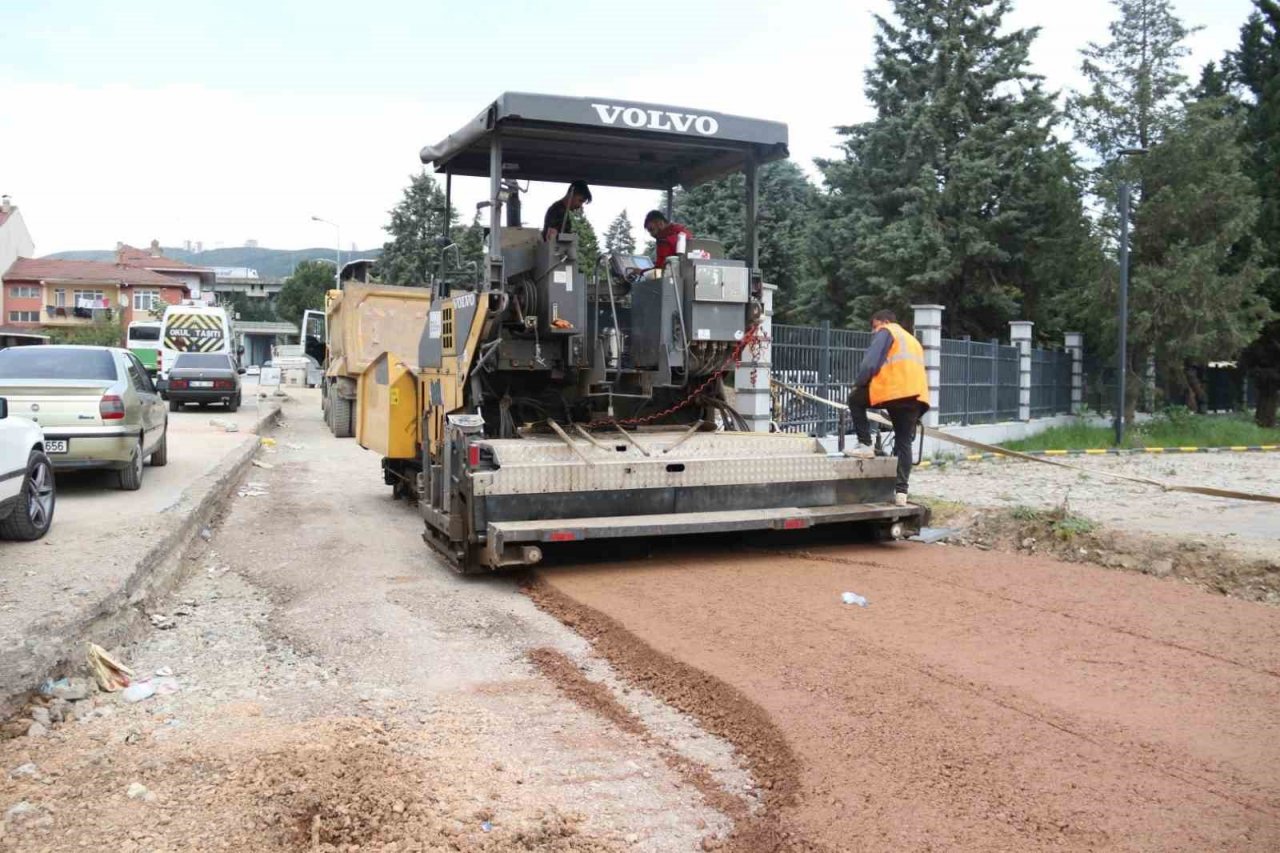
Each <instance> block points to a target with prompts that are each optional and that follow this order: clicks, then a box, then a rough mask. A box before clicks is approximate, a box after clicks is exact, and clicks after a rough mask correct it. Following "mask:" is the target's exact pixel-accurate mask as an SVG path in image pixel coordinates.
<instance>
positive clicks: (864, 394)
mask: <svg viewBox="0 0 1280 853" xmlns="http://www.w3.org/2000/svg"><path fill="white" fill-rule="evenodd" d="M870 408H875V409H884V410H885V411H886V412H888V413H889V420H890V421H892V422H893V453H894V455H895V456H897V457H898V481H897V483H896V485H895V487H894V491H896V492H898V493H900V494H904V495H905V494H906V493H907V480H908V479H909V478H910V477H911V452H912V447H913V445H914V444H915V440H916V423H917V422H919V420H920V411H921V406H920V401H919V400H917V399H916V398H915V397H906V398H904V399H901V400H886V401H885V402H883V403H880V404H879V405H876V406H872V405H871V396H870V393H869V391H868V389H867V387H866V386H864V385H859V386H857V387H855V388H854V389H853V393H851V394H850V395H849V416H850V417H851V418H852V419H853V431H854V433H855V434H856V435H857V437H858V441H859V442H860V443H862V444H870V443H871V422H870V421H869V420H867V409H870Z"/></svg>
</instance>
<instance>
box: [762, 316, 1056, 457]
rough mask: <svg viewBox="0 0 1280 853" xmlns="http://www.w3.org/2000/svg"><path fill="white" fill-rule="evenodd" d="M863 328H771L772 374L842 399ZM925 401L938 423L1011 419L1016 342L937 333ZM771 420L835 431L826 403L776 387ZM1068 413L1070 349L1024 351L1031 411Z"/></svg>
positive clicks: (813, 431)
mask: <svg viewBox="0 0 1280 853" xmlns="http://www.w3.org/2000/svg"><path fill="white" fill-rule="evenodd" d="M870 343H871V333H870V332H855V331H850V330H847V329H833V328H831V324H830V323H823V324H822V325H821V326H787V325H774V327H773V346H772V352H773V367H772V370H773V375H774V376H775V377H777V378H778V379H779V380H780V381H782V382H784V383H786V384H787V385H791V386H793V387H796V388H800V389H802V390H804V391H807V392H809V393H811V394H815V395H817V396H819V397H823V398H826V399H828V400H836V401H839V402H843V401H844V400H845V399H846V398H847V397H848V396H849V392H850V391H851V390H852V389H853V380H854V379H855V378H856V376H857V373H858V365H859V364H860V363H861V361H862V356H863V353H864V352H866V349H867V346H869V345H870ZM938 396H939V399H937V400H935V401H933V402H934V406H935V408H936V409H937V410H938V420H939V422H940V423H948V424H982V423H993V422H996V421H1011V420H1016V419H1017V417H1018V348H1017V347H1015V346H1011V345H1008V344H1001V343H1000V342H999V341H997V340H992V341H987V342H984V341H972V340H968V339H964V340H950V339H946V338H944V339H943V341H942V352H941V387H940V389H939V393H938ZM773 409H774V420H775V421H776V422H777V424H778V428H779V429H781V430H782V431H784V432H804V433H808V434H810V435H829V434H831V433H833V432H835V430H836V414H835V412H834V411H833V410H832V409H831V408H830V407H828V406H823V405H822V404H821V403H815V402H813V401H812V400H807V399H805V398H804V397H801V396H799V395H797V394H793V393H791V392H788V391H785V390H778V391H777V392H776V393H775V395H774V406H773ZM1070 411H1071V354H1070V353H1068V352H1065V351H1062V352H1060V351H1057V350H1037V349H1033V350H1032V351H1031V416H1032V417H1043V416H1046V415H1052V414H1059V413H1065V412H1070Z"/></svg>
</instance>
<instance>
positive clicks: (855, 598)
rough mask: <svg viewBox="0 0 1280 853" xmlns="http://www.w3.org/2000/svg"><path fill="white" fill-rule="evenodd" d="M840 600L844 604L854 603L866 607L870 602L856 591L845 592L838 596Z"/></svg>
mask: <svg viewBox="0 0 1280 853" xmlns="http://www.w3.org/2000/svg"><path fill="white" fill-rule="evenodd" d="M840 600H841V601H843V602H844V603H845V604H856V605H858V606H859V607H866V606H867V605H868V604H870V603H871V602H869V601H867V600H866V599H865V598H863V597H862V596H861V595H858V594H857V593H856V592H846V593H845V594H844V595H842V596H840Z"/></svg>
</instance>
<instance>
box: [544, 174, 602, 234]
mask: <svg viewBox="0 0 1280 853" xmlns="http://www.w3.org/2000/svg"><path fill="white" fill-rule="evenodd" d="M590 203H591V188H590V187H589V186H587V182H586V181H574V182H573V183H571V184H569V189H568V190H567V191H566V192H565V194H564V198H562V199H560V200H559V201H557V202H556V203H555V204H553V205H551V206H550V207H548V208H547V215H546V216H544V217H543V219H542V239H543V240H546V241H547V242H552V241H554V240H555V239H556V237H558V236H559V235H561V234H572V233H573V217H572V216H570V215H569V214H571V213H573V212H574V211H575V210H581V209H582V206H583V205H584V204H590Z"/></svg>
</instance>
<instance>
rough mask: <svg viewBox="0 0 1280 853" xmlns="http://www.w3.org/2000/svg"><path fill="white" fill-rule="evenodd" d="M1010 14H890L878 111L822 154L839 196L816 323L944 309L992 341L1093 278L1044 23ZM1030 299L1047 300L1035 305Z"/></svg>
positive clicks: (958, 2) (918, 8) (829, 207)
mask: <svg viewBox="0 0 1280 853" xmlns="http://www.w3.org/2000/svg"><path fill="white" fill-rule="evenodd" d="M1009 8H1010V0H894V3H893V11H894V18H895V20H894V21H892V22H891V21H889V20H887V19H885V18H880V17H877V23H878V26H879V30H878V33H877V35H876V55H875V62H874V64H873V66H872V67H871V68H870V69H869V70H868V71H867V73H866V94H867V97H868V98H869V99H870V100H871V102H872V104H873V105H874V106H875V108H876V118H875V119H874V120H873V121H870V122H866V123H864V124H860V125H854V126H849V127H842V128H839V132H840V133H841V135H843V136H844V137H845V141H844V143H843V148H844V158H843V159H837V160H825V161H819V166H820V167H821V169H822V171H823V175H824V178H825V180H826V183H827V186H828V188H829V190H830V193H829V196H828V197H827V198H826V199H825V200H824V202H823V204H822V212H821V216H820V219H821V222H822V227H821V229H819V230H817V231H815V234H814V245H813V254H814V259H815V263H816V265H817V268H818V278H817V279H816V280H815V281H814V282H813V283H812V286H811V287H810V288H809V289H808V292H807V293H806V299H805V303H806V307H807V309H808V312H809V313H810V314H811V315H823V316H834V317H837V318H839V319H841V320H847V321H848V322H850V323H853V324H854V325H857V326H862V325H864V324H865V321H866V319H867V318H868V317H869V316H870V314H871V313H873V312H874V311H875V310H876V309H878V308H885V307H888V308H893V309H895V310H897V311H898V312H899V313H900V314H903V315H906V313H907V311H908V306H909V305H910V304H911V303H913V302H935V303H941V304H943V305H945V306H946V308H947V312H946V314H945V315H944V316H945V318H946V320H945V322H946V323H947V324H948V326H949V328H950V330H951V332H952V333H953V334H958V333H964V332H967V333H971V334H974V335H976V336H982V337H986V336H990V335H993V334H1001V333H1003V332H1004V331H1005V329H1006V328H1007V327H1006V325H1005V324H1006V322H1007V321H1008V320H1010V319H1014V318H1016V317H1019V316H1023V315H1024V313H1025V310H1026V308H1028V307H1031V308H1033V309H1034V310H1041V306H1042V305H1048V304H1049V303H1050V302H1051V301H1052V300H1051V299H1050V296H1051V293H1050V292H1051V291H1052V290H1053V289H1054V288H1056V287H1062V286H1069V285H1073V284H1075V283H1077V282H1078V281H1079V280H1080V275H1081V274H1082V271H1083V269H1084V268H1083V267H1082V261H1081V260H1080V258H1078V257H1077V255H1078V254H1079V253H1080V252H1084V251H1085V248H1086V247H1087V246H1088V243H1089V238H1088V227H1087V224H1086V223H1085V221H1084V219H1083V215H1082V209H1081V206H1080V202H1079V199H1078V195H1077V186H1076V175H1075V172H1076V168H1075V163H1074V161H1073V159H1072V158H1071V156H1070V153H1069V151H1068V150H1067V149H1066V147H1065V146H1064V145H1063V144H1061V143H1059V142H1058V141H1057V140H1056V139H1055V138H1054V136H1053V125H1054V124H1055V122H1056V121H1057V120H1058V119H1059V115H1058V112H1057V110H1056V108H1055V106H1054V103H1053V97H1052V96H1051V95H1050V94H1049V93H1046V92H1045V91H1044V90H1043V88H1042V85H1041V80H1040V78H1039V77H1038V76H1036V75H1034V74H1033V73H1031V71H1030V68H1029V63H1028V52H1029V49H1030V46H1031V44H1032V41H1033V40H1034V39H1035V37H1036V34H1037V30H1034V29H1019V30H1013V31H1008V32H1005V31H1004V26H1003V22H1004V17H1005V15H1006V14H1007V13H1008V11H1009ZM1066 246H1071V247H1072V251H1070V252H1067V251H1064V247H1066ZM1028 294H1031V295H1032V296H1033V299H1032V301H1033V302H1034V306H1023V305H1022V304H1021V303H1022V302H1023V300H1024V298H1025V297H1026V296H1027V295H1028ZM1027 319H1032V320H1038V319H1039V317H1037V316H1034V315H1033V316H1030V317H1028V318H1027Z"/></svg>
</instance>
